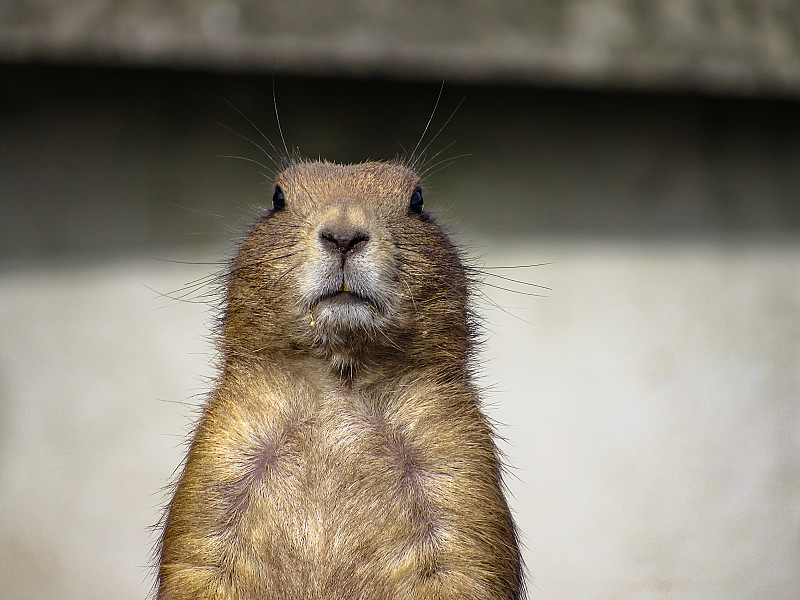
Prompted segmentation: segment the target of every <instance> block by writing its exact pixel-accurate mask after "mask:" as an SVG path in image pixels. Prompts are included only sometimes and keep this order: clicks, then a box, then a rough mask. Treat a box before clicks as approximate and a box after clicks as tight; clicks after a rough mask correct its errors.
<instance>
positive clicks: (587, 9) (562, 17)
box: [0, 0, 800, 95]
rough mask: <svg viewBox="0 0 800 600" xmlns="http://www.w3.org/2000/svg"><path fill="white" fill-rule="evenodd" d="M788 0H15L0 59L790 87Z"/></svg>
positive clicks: (775, 90) (793, 20) (797, 6)
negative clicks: (169, 0) (334, 0)
mask: <svg viewBox="0 0 800 600" xmlns="http://www.w3.org/2000/svg"><path fill="white" fill-rule="evenodd" d="M799 40H800V3H799V2H797V0H738V1H736V2H731V1H728V0H677V1H676V0H654V1H647V2H641V1H633V2H632V1H629V0H546V1H538V2H518V1H514V0H501V1H495V2H485V1H482V0H455V1H453V0H434V1H430V0H400V1H398V0H383V1H381V2H361V1H359V0H344V1H339V2H336V3H331V2H320V1H319V0H297V1H295V2H291V3H287V2H275V1H272V2H270V1H267V2H264V1H261V0H174V1H172V2H161V3H153V2H150V3H143V2H125V1H120V0H91V1H88V2H87V1H86V0H81V1H75V0H65V1H61V2H49V1H47V0H26V1H24V2H13V1H12V2H5V3H3V5H2V6H0V58H1V57H3V56H5V57H7V58H8V59H11V60H15V61H31V60H45V61H54V60H55V61H79V62H88V63H92V64H97V63H104V64H107V63H112V64H128V65H154V64H159V65H162V66H166V67H171V68H175V67H192V68H197V67H212V68H215V69H223V70H236V69H255V70H257V71H278V72H294V73H306V74H311V73H316V74H331V73H335V74H338V75H343V74H351V75H352V74H359V75H368V74H372V75H379V76H386V75H387V74H391V75H393V76H411V77H414V78H419V77H425V78H432V79H434V80H441V79H442V78H446V79H448V80H450V81H456V80H462V81H477V80H482V81H515V82H526V81H527V82H542V81H549V82H552V83H562V84H571V85H577V86H582V87H584V86H591V87H595V86H604V87H607V86H624V87H626V88H630V87H657V88H671V89H705V90H725V91H728V92H734V93H737V94H791V95H796V94H797V93H798V90H800V41H799Z"/></svg>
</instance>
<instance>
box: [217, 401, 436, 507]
mask: <svg viewBox="0 0 800 600" xmlns="http://www.w3.org/2000/svg"><path fill="white" fill-rule="evenodd" d="M315 396H316V397H315ZM299 400H302V401H295V402H293V401H291V400H286V399H283V400H282V401H278V402H270V403H266V404H261V403H258V404H256V405H254V406H251V407H249V410H244V411H243V412H241V413H240V414H238V415H236V418H237V421H238V425H239V427H238V428H230V429H226V430H227V431H238V432H239V433H238V434H237V435H235V436H230V437H229V439H228V442H229V448H228V449H227V452H226V454H227V455H228V457H229V459H228V462H229V467H230V472H229V476H228V478H227V480H228V481H229V482H230V483H229V485H228V486H227V488H226V491H225V495H226V496H228V499H229V502H230V503H231V505H232V506H234V507H236V511H235V512H236V515H235V516H236V517H237V518H239V519H244V520H248V519H250V518H258V513H260V512H263V514H267V513H268V512H269V511H274V510H275V509H276V508H279V507H281V506H282V508H283V509H284V510H285V511H286V515H287V516H288V515H289V514H291V515H294V517H293V518H291V519H290V521H294V520H295V519H306V520H308V519H310V520H311V521H314V520H315V519H316V518H317V517H318V516H319V517H323V518H324V516H325V515H326V514H333V513H336V514H337V515H338V520H339V522H341V518H342V517H341V515H342V514H346V513H347V511H346V510H344V511H343V510H342V509H344V508H346V507H347V506H348V505H349V504H350V503H352V505H353V506H360V507H362V508H361V509H360V510H358V511H355V512H356V513H362V515H363V513H364V512H365V511H370V510H371V508H370V507H374V508H377V507H380V510H379V511H378V512H379V513H381V514H384V515H385V514H387V511H388V513H389V514H391V513H395V512H397V511H400V512H405V511H406V510H407V509H409V507H411V505H415V504H417V503H419V502H422V500H423V499H424V496H425V489H426V487H427V486H428V484H429V483H430V482H431V481H432V480H433V479H434V478H436V473H437V472H438V473H441V472H442V467H443V465H442V461H443V460H444V459H445V458H444V456H438V455H439V454H440V452H439V450H440V449H439V447H438V444H437V443H436V440H435V439H432V436H431V429H430V427H429V425H430V423H431V422H434V421H435V420H436V418H435V417H434V416H433V415H430V414H427V411H425V410H420V409H419V408H418V407H416V408H415V406H414V404H413V402H409V401H408V399H393V400H394V401H386V400H382V399H378V398H375V397H371V396H368V395H364V394H361V393H359V392H352V391H343V390H340V391H328V392H325V393H323V394H311V395H310V396H308V397H304V398H302V399H299ZM239 410H240V411H241V410H242V407H241V406H240V407H239ZM225 412H226V413H227V414H230V413H231V412H232V411H230V410H226V411H225ZM237 412H238V411H237Z"/></svg>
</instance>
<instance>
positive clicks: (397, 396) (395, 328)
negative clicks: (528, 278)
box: [158, 162, 522, 600]
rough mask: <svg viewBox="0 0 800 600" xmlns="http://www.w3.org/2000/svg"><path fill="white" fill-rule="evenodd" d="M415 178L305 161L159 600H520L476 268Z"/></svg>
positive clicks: (251, 270) (208, 413)
mask: <svg viewBox="0 0 800 600" xmlns="http://www.w3.org/2000/svg"><path fill="white" fill-rule="evenodd" d="M422 203H423V200H422V190H421V183H420V180H419V178H418V177H417V175H416V174H415V173H414V172H413V171H411V170H410V169H409V168H407V167H405V166H403V165H400V164H396V163H378V162H374V163H363V164H359V165H335V164H331V163H323V162H310V163H309V162H297V163H294V164H292V165H290V166H289V167H288V168H287V169H286V170H284V171H283V172H281V173H280V174H279V175H278V176H277V178H276V186H275V194H274V196H273V208H272V209H271V210H269V211H267V212H266V213H265V214H264V215H263V216H262V217H261V218H259V219H258V221H257V222H256V223H255V224H254V225H253V227H252V228H251V230H250V232H249V233H248V235H247V237H246V238H245V240H244V241H243V243H242V244H241V246H240V248H239V251H238V253H237V255H236V257H235V258H234V260H233V261H232V263H231V267H230V271H229V274H228V277H227V291H226V304H225V310H224V314H223V317H222V319H221V322H220V326H219V348H220V354H221V363H220V372H219V375H218V378H217V382H216V387H215V389H214V390H213V391H212V392H211V394H210V397H209V399H208V402H207V405H206V406H205V408H204V412H203V415H202V418H201V420H200V422H199V423H198V425H197V428H196V430H195V433H194V437H193V440H192V444H191V449H190V451H189V455H188V457H187V460H186V464H185V466H184V469H183V473H182V474H181V476H180V479H179V481H178V483H177V486H176V489H175V495H174V497H173V499H172V501H171V502H170V504H169V507H168V514H167V519H166V526H165V529H164V533H163V539H162V543H161V547H160V566H159V578H158V598H159V599H160V600H175V599H189V598H192V599H212V598H213V599H219V600H250V599H252V600H256V599H278V598H286V599H290V598H291V599H303V600H306V599H307V600H323V599H324V600H388V599H395V598H396V599H401V598H403V599H405V598H415V599H434V598H435V599H441V600H444V599H448V598H454V599H455V598H459V599H472V598H474V599H478V598H480V599H499V598H503V599H516V598H519V597H521V593H522V592H521V589H522V574H521V570H522V569H521V560H520V554H519V549H518V544H517V538H516V532H515V528H514V524H513V521H512V518H511V515H510V512H509V510H508V506H507V504H506V501H505V498H504V496H503V491H502V483H501V473H500V461H499V459H498V456H497V450H496V448H495V445H494V442H493V434H492V430H491V427H490V425H489V424H488V422H487V419H486V417H485V416H484V415H483V414H482V413H481V411H480V399H479V394H478V390H477V389H476V387H475V385H474V383H473V381H472V367H471V360H472V357H473V352H474V327H473V321H472V315H471V313H470V310H469V306H468V300H469V293H470V288H469V278H468V277H467V274H466V271H465V268H464V266H463V265H462V262H461V260H460V258H459V253H458V251H457V249H456V248H455V246H454V245H453V244H452V243H451V242H450V240H449V239H448V238H447V236H446V235H445V234H444V233H443V232H442V230H441V229H440V228H439V226H438V225H437V224H436V223H435V222H434V221H433V219H432V218H431V217H430V216H429V215H428V214H427V213H426V212H424V210H423V206H422Z"/></svg>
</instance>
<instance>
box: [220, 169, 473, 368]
mask: <svg viewBox="0 0 800 600" xmlns="http://www.w3.org/2000/svg"><path fill="white" fill-rule="evenodd" d="M467 292H468V286H467V278H466V276H465V271H464V267H463V266H462V263H461V261H460V259H459V256H458V252H457V250H456V248H455V247H454V245H453V244H452V243H451V242H450V240H449V239H448V238H447V236H446V235H445V234H444V232H443V231H442V230H441V229H440V228H439V226H438V225H437V224H436V223H435V222H434V221H433V219H432V218H431V217H430V216H429V215H428V214H427V213H426V212H425V211H424V210H423V190H422V185H421V182H420V179H419V177H418V176H417V175H416V174H415V173H414V172H413V171H411V170H410V169H409V168H407V167H405V166H403V165H400V164H396V163H382V162H369V163H362V164H357V165H337V164H332V163H327V162H300V163H295V164H293V165H291V166H289V167H288V168H287V169H286V170H284V171H283V172H281V173H279V174H278V176H277V177H276V180H275V188H274V196H273V207H272V209H271V210H268V211H267V212H266V213H265V214H264V215H263V216H262V217H261V218H260V219H259V220H258V221H257V222H256V223H255V225H254V226H253V227H252V229H251V230H250V232H249V234H248V235H247V237H246V239H245V240H244V242H243V243H242V245H241V247H240V249H239V252H238V254H237V256H236V258H235V259H234V261H233V264H232V268H231V272H230V274H229V287H228V297H227V301H228V304H227V309H226V313H225V316H224V320H223V342H224V350H225V354H226V356H229V357H230V356H231V355H246V356H249V357H258V356H270V357H271V358H276V357H275V356H273V355H275V354H276V353H280V354H281V355H286V354H292V355H297V354H310V355H316V356H320V355H322V356H326V357H328V358H330V359H331V360H332V363H333V365H334V366H335V367H337V368H339V369H343V368H345V367H347V368H352V366H353V364H356V363H359V362H363V361H365V360H367V359H368V357H369V356H370V355H371V354H374V353H375V352H378V353H380V352H384V353H385V352H390V351H391V352H400V353H406V354H408V355H409V357H414V356H416V355H417V354H419V353H424V348H425V347H426V345H427V346H430V345H432V344H434V345H438V346H442V344H444V346H445V349H446V350H447V349H449V350H451V351H452V352H453V353H455V354H463V353H464V352H466V351H467V348H468V346H469V341H470V340H469V339H468V338H469V337H470V334H469V329H468V318H469V314H468V311H467ZM454 338H459V339H460V340H461V342H463V343H460V342H459V339H454ZM462 346H463V348H462ZM440 351H441V349H440V350H439V352H440Z"/></svg>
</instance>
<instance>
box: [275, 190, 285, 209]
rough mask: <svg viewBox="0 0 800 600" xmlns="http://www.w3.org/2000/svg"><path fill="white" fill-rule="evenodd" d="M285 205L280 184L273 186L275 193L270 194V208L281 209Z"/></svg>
mask: <svg viewBox="0 0 800 600" xmlns="http://www.w3.org/2000/svg"><path fill="white" fill-rule="evenodd" d="M285 207H286V198H285V197H284V195H283V190H282V189H281V186H279V185H276V186H275V193H274V194H272V209H273V210H283V209H284V208H285Z"/></svg>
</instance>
